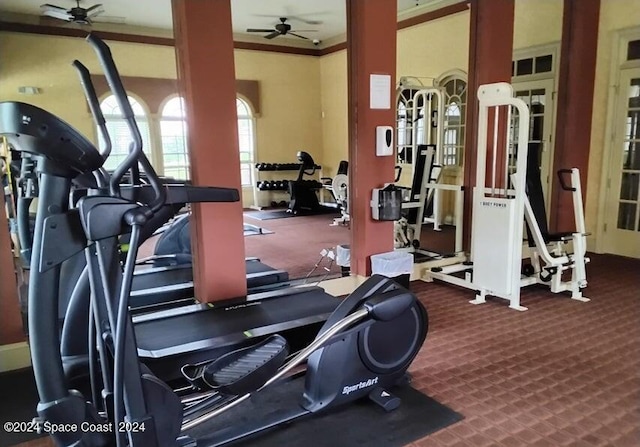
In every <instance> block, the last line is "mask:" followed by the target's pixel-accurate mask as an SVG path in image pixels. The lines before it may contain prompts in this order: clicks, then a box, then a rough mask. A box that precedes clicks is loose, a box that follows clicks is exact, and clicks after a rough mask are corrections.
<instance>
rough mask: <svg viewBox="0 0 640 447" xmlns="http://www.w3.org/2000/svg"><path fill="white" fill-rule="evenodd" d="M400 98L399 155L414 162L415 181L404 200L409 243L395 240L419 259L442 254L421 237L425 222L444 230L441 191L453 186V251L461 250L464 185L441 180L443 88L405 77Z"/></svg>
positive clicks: (400, 248) (436, 256) (450, 188)
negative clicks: (422, 244) (424, 244)
mask: <svg viewBox="0 0 640 447" xmlns="http://www.w3.org/2000/svg"><path fill="white" fill-rule="evenodd" d="M401 101H404V102H405V103H406V105H405V106H403V107H400V106H399V107H398V123H397V127H398V128H397V135H398V146H397V149H398V157H399V159H400V160H401V161H410V162H411V166H412V173H413V175H412V178H413V181H412V186H411V188H410V189H409V188H407V191H406V196H405V200H404V201H403V203H402V210H403V216H404V217H405V218H406V220H407V222H406V225H407V226H406V233H405V234H406V236H407V237H406V241H408V246H406V245H407V244H406V242H405V243H404V244H402V242H400V243H399V244H396V245H400V246H399V247H398V248H397V249H399V250H403V251H409V252H412V253H415V255H416V259H419V258H420V257H423V258H424V257H427V258H434V257H435V258H438V257H440V254H439V253H434V252H432V251H429V250H426V249H423V248H422V249H421V248H420V237H421V234H422V227H423V225H424V224H433V229H434V231H441V225H442V221H443V218H442V205H441V200H442V192H443V191H445V190H450V191H454V192H455V194H456V211H455V218H456V221H455V226H456V238H455V248H454V252H455V254H458V253H461V252H462V205H463V203H462V193H463V192H462V187H461V186H458V185H445V184H443V183H442V182H441V181H440V177H441V173H442V169H443V154H442V148H443V145H444V115H445V113H444V106H445V105H444V98H443V93H442V89H440V88H436V87H424V86H422V85H420V86H412V85H411V84H410V83H407V81H406V80H405V78H403V79H402V80H401V83H400V88H399V90H398V103H400V102H401ZM403 223H404V222H403ZM403 245H405V246H403Z"/></svg>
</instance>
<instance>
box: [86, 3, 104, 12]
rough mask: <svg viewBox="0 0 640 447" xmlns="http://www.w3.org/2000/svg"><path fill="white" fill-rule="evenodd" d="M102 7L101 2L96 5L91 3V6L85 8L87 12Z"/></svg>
mask: <svg viewBox="0 0 640 447" xmlns="http://www.w3.org/2000/svg"><path fill="white" fill-rule="evenodd" d="M100 8H102V3H98V4H97V5H93V6H92V7H91V8H87V14H88V13H90V12H91V11H93V10H94V9H100Z"/></svg>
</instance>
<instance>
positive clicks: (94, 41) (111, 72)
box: [87, 33, 166, 212]
mask: <svg viewBox="0 0 640 447" xmlns="http://www.w3.org/2000/svg"><path fill="white" fill-rule="evenodd" d="M87 42H89V44H91V46H92V47H93V49H94V50H95V52H96V54H97V55H98V59H99V60H100V64H101V65H102V68H103V69H104V74H105V77H106V78H107V83H108V84H109V88H110V89H111V91H112V93H113V95H114V96H115V97H116V101H118V105H119V106H120V110H122V115H123V117H124V119H125V121H126V123H127V126H128V127H129V132H130V133H131V138H132V142H131V145H130V146H129V149H130V152H129V154H128V155H127V158H126V159H125V160H124V162H123V163H121V164H120V165H119V166H118V167H117V168H116V170H115V171H114V173H113V175H112V176H111V192H112V194H114V195H119V189H120V188H119V184H120V180H122V177H123V176H124V174H125V173H126V172H127V171H128V170H129V169H131V170H132V177H133V179H132V180H133V183H138V182H139V173H138V171H137V166H138V163H140V164H141V165H142V169H143V170H144V172H145V174H146V175H147V177H148V178H149V183H150V184H151V186H152V187H153V190H154V191H155V193H156V197H155V199H154V200H153V201H152V202H151V203H149V204H148V206H149V208H150V209H151V211H154V212H155V211H158V210H159V209H160V208H161V207H162V206H163V205H164V203H165V200H166V192H165V190H164V188H163V186H162V182H161V181H160V178H159V177H158V175H157V174H156V172H155V170H154V169H153V167H152V166H151V163H149V160H148V159H147V157H146V155H145V154H144V152H143V150H142V146H143V141H142V135H141V134H140V129H139V128H138V124H137V123H136V119H135V115H134V113H133V109H132V108H131V104H130V103H129V101H128V99H127V93H126V91H125V89H124V87H123V85H122V80H121V79H120V75H119V73H118V69H117V68H116V65H115V63H114V62H113V56H112V55H111V50H110V49H109V47H108V46H107V44H105V43H104V42H103V41H102V40H101V39H100V38H99V37H97V36H96V35H94V34H93V33H91V34H89V35H88V36H87Z"/></svg>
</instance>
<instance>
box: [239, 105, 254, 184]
mask: <svg viewBox="0 0 640 447" xmlns="http://www.w3.org/2000/svg"><path fill="white" fill-rule="evenodd" d="M236 108H237V111H238V143H239V144H238V146H239V149H240V178H241V179H242V186H252V185H253V178H252V177H253V169H252V166H253V158H254V157H253V154H254V148H255V128H254V121H253V115H252V113H251V108H249V105H248V104H247V103H246V102H245V101H244V100H243V99H240V98H236Z"/></svg>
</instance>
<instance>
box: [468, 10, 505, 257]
mask: <svg viewBox="0 0 640 447" xmlns="http://www.w3.org/2000/svg"><path fill="white" fill-rule="evenodd" d="M513 19H514V2H513V0H491V1H486V0H472V1H471V21H470V27H471V29H470V33H469V82H468V87H467V126H466V139H465V146H464V186H465V194H464V224H463V238H464V239H463V240H464V249H465V250H466V251H469V249H470V248H471V222H472V219H473V216H472V215H471V214H472V212H471V210H472V198H473V186H475V184H476V165H477V153H476V151H477V148H476V146H477V141H478V135H477V131H478V97H477V91H478V86H480V85H482V84H490V83H493V82H509V83H510V82H511V61H512V60H513ZM501 113H502V111H501ZM491 128H492V127H491ZM501 134H504V132H502V133H501ZM498 152H501V151H498ZM502 152H504V146H502ZM504 156H505V154H504V153H501V154H498V157H499V158H498V161H499V162H500V160H501V159H504ZM490 165H491V163H490V162H489V160H488V159H487V166H490Z"/></svg>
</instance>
